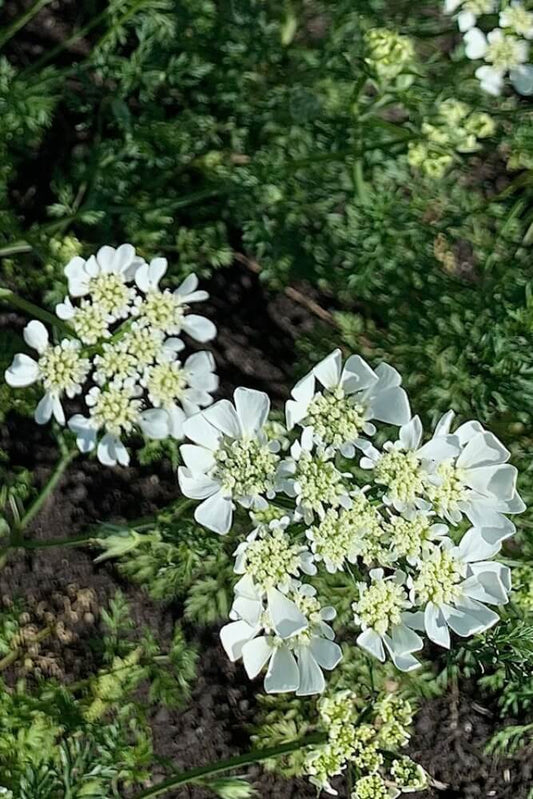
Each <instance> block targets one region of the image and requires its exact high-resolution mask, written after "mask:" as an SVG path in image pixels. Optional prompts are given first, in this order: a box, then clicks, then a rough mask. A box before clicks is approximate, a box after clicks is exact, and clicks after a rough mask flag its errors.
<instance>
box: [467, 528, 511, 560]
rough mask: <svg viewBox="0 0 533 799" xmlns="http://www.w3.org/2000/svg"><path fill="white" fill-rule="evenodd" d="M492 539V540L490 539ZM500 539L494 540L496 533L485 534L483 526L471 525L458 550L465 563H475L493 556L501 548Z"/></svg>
mask: <svg viewBox="0 0 533 799" xmlns="http://www.w3.org/2000/svg"><path fill="white" fill-rule="evenodd" d="M489 539H492V540H489ZM500 546H501V544H500V539H497V538H496V540H494V535H492V536H490V533H489V534H488V536H484V535H483V528H478V527H471V528H470V530H468V531H467V532H466V533H465V534H464V536H463V538H462V539H461V543H460V544H459V546H458V552H459V555H460V557H461V559H462V560H464V561H465V563H474V562H475V561H478V560H485V559H486V558H492V556H493V555H495V554H496V553H497V552H498V550H499V549H500Z"/></svg>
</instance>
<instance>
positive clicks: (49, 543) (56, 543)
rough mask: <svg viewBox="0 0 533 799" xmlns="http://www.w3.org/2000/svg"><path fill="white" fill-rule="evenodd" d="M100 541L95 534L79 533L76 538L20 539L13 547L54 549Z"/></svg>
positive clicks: (95, 543)
mask: <svg viewBox="0 0 533 799" xmlns="http://www.w3.org/2000/svg"><path fill="white" fill-rule="evenodd" d="M97 543H98V539H97V538H96V537H95V536H94V535H91V536H87V535H79V536H76V537H75V538H49V539H47V540H46V541H24V540H21V541H18V542H17V543H16V544H12V547H15V548H16V547H19V548H21V549H53V547H77V546H81V545H82V544H94V545H95V546H96V545H97Z"/></svg>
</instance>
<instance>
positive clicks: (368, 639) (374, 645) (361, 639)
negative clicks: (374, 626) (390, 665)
mask: <svg viewBox="0 0 533 799" xmlns="http://www.w3.org/2000/svg"><path fill="white" fill-rule="evenodd" d="M356 643H357V644H358V645H359V646H360V647H361V649H364V650H365V651H366V652H370V654H371V655H373V656H374V657H375V658H377V659H378V660H381V662H382V663H383V661H384V660H385V648H384V646H383V641H382V640H381V636H380V635H378V633H377V632H376V631H375V630H365V631H364V632H362V633H361V634H360V635H359V636H358V638H357V642H356Z"/></svg>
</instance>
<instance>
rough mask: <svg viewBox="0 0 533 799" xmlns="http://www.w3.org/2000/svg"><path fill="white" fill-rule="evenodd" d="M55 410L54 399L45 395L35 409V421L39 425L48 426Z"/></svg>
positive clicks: (49, 395)
mask: <svg viewBox="0 0 533 799" xmlns="http://www.w3.org/2000/svg"><path fill="white" fill-rule="evenodd" d="M53 409H54V398H53V396H52V394H45V395H44V397H43V398H42V399H41V401H40V402H39V404H38V405H37V407H36V408H35V414H34V419H35V421H36V422H37V424H46V423H47V422H49V421H50V419H51V418H52V411H53Z"/></svg>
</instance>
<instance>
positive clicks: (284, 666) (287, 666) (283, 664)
mask: <svg viewBox="0 0 533 799" xmlns="http://www.w3.org/2000/svg"><path fill="white" fill-rule="evenodd" d="M299 683H300V673H299V671H298V665H297V663H296V660H295V659H294V655H293V654H292V652H290V651H289V649H288V648H287V647H286V646H280V647H278V648H277V649H276V650H275V651H274V655H273V656H272V658H271V660H270V664H269V666H268V671H267V675H266V677H265V690H266V692H267V694H281V693H287V692H289V691H296V689H297V688H298V685H299Z"/></svg>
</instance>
